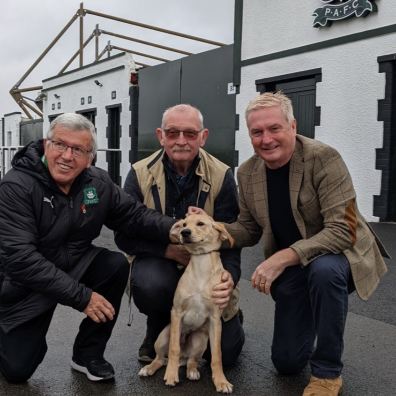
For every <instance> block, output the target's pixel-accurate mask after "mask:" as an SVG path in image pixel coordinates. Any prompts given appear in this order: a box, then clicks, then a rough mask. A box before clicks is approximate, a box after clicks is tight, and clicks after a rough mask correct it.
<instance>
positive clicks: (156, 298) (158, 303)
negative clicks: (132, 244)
mask: <svg viewBox="0 0 396 396" xmlns="http://www.w3.org/2000/svg"><path fill="white" fill-rule="evenodd" d="M180 276H181V273H180V272H179V271H177V270H176V267H175V264H174V263H170V260H164V259H162V260H160V259H158V258H152V257H145V258H139V259H138V260H135V262H134V264H133V268H132V284H131V286H132V296H133V299H134V302H135V304H136V305H137V307H138V308H139V310H141V311H142V312H144V311H146V310H147V309H148V308H147V309H146V308H144V307H146V306H148V307H152V308H153V309H154V308H155V309H154V310H161V311H163V310H166V311H170V309H171V307H172V302H173V296H174V294H175V290H176V287H177V283H178V281H179V279H180ZM149 310H150V309H149Z"/></svg>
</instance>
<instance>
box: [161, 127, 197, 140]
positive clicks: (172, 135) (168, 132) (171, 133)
mask: <svg viewBox="0 0 396 396" xmlns="http://www.w3.org/2000/svg"><path fill="white" fill-rule="evenodd" d="M163 131H164V133H165V136H166V138H167V139H169V140H176V139H178V138H179V136H180V134H183V136H184V138H185V139H186V140H196V139H197V138H198V135H199V133H200V132H202V131H203V129H201V130H200V131H194V130H191V129H187V130H186V131H180V130H179V129H174V128H170V129H163Z"/></svg>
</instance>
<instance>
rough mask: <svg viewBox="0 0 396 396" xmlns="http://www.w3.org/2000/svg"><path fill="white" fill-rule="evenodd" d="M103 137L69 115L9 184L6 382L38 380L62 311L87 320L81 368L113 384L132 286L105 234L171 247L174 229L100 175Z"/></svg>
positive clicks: (16, 164)
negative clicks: (115, 332) (115, 351)
mask: <svg viewBox="0 0 396 396" xmlns="http://www.w3.org/2000/svg"><path fill="white" fill-rule="evenodd" d="M95 152H96V133H95V128H94V126H93V124H92V123H91V122H90V121H88V120H87V119H86V118H85V117H83V116H81V115H78V114H73V113H67V114H63V115H61V116H59V117H57V118H56V119H55V120H54V121H53V122H52V123H51V125H50V130H49V132H48V135H47V138H46V139H44V140H40V141H37V142H33V143H30V144H29V145H27V146H26V147H24V148H23V149H22V150H21V151H19V152H18V153H17V154H16V155H15V157H14V159H13V169H12V170H11V171H10V172H8V173H7V175H6V176H5V177H4V179H3V180H2V181H1V184H0V203H1V204H0V372H1V373H2V374H3V376H4V377H5V378H6V379H7V380H8V381H10V382H24V381H26V380H28V379H29V378H30V377H31V375H32V374H33V373H34V371H35V370H36V368H37V366H38V365H39V364H40V363H41V361H42V360H43V358H44V355H45V353H46V351H47V344H46V340H45V336H46V333H47V330H48V327H49V325H50V322H51V319H52V316H53V312H54V310H55V307H56V305H57V304H58V303H60V304H63V305H68V306H70V307H72V308H75V309H77V310H79V311H82V312H84V313H85V314H86V316H87V317H86V318H85V319H84V320H83V321H82V323H81V326H80V329H79V333H78V335H77V337H76V340H75V343H74V347H73V357H72V362H71V365H72V367H73V368H74V369H75V370H78V371H80V372H83V373H84V374H86V375H87V377H88V378H89V379H90V380H93V381H100V380H107V379H110V378H112V377H113V376H114V370H113V367H112V366H111V364H110V363H109V362H107V361H106V360H105V359H104V356H103V355H104V350H105V347H106V343H107V341H108V339H109V338H110V335H111V332H112V329H113V327H114V324H115V321H116V319H117V315H118V312H119V307H120V304H121V297H122V294H123V291H124V288H125V284H126V282H127V278H128V271H129V267H128V263H127V260H126V259H125V257H124V255H123V254H121V253H119V252H112V251H109V250H107V249H104V248H98V247H95V246H93V245H92V241H93V240H94V239H95V238H96V237H97V236H98V235H99V234H100V231H101V228H102V226H103V225H106V226H107V227H109V228H110V229H113V230H119V231H122V232H123V233H125V234H127V235H128V236H129V237H130V238H132V239H133V238H134V237H135V236H136V233H137V232H139V234H142V233H143V234H145V235H146V236H147V238H155V239H156V240H161V241H163V242H164V243H167V242H168V241H169V239H168V238H169V237H168V234H169V230H170V227H171V225H172V224H173V223H174V220H172V219H171V218H170V217H166V216H162V215H160V214H159V213H157V212H155V211H153V210H151V209H147V208H146V207H145V206H144V205H142V204H141V203H140V202H138V201H136V200H135V199H133V198H132V197H131V196H130V195H128V194H126V193H125V192H123V191H122V190H121V189H120V188H118V187H117V186H116V185H115V184H113V182H112V181H111V179H110V177H109V176H108V174H107V173H106V172H104V171H103V170H101V169H98V168H95V167H91V162H92V159H93V158H94V156H95Z"/></svg>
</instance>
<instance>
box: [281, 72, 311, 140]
mask: <svg viewBox="0 0 396 396" xmlns="http://www.w3.org/2000/svg"><path fill="white" fill-rule="evenodd" d="M275 87H276V90H277V91H278V90H281V91H282V92H283V93H284V94H286V95H287V96H288V97H289V98H290V99H291V101H292V103H293V111H294V117H295V118H296V120H297V131H298V133H299V134H301V135H304V136H308V137H310V138H314V137H315V101H316V80H315V78H308V79H304V80H297V81H290V82H282V83H277V84H276V85H275Z"/></svg>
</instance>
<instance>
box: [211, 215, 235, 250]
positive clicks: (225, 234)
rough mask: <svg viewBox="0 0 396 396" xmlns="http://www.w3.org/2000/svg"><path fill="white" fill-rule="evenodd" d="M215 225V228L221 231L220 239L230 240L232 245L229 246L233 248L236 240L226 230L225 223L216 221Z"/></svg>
mask: <svg viewBox="0 0 396 396" xmlns="http://www.w3.org/2000/svg"><path fill="white" fill-rule="evenodd" d="M213 227H214V228H215V230H217V231H219V233H220V239H221V240H222V241H223V242H224V241H228V243H229V245H230V246H229V247H230V248H232V247H233V246H234V243H235V241H234V238H233V237H232V236H231V235H230V233H229V232H228V231H227V230H226V228H225V226H224V224H223V223H218V222H216V221H215V222H214V225H213Z"/></svg>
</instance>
